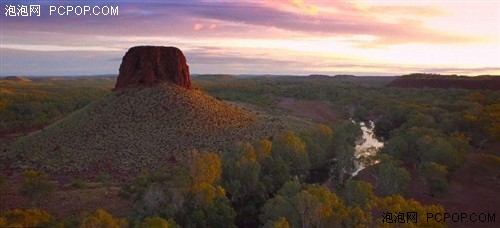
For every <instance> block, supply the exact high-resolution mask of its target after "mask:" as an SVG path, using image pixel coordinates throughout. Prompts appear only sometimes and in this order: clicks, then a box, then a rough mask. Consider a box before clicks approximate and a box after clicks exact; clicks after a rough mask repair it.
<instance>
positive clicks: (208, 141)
mask: <svg viewBox="0 0 500 228" xmlns="http://www.w3.org/2000/svg"><path fill="white" fill-rule="evenodd" d="M285 129H286V127H285V126H284V124H282V123H279V122H277V121H274V122H273V121H270V120H268V119H266V118H264V117H257V116H254V115H253V114H251V113H249V112H245V111H242V110H239V109H237V108H236V107H234V106H232V105H229V104H227V103H224V102H222V101H219V100H217V99H215V98H212V97H210V96H208V95H205V94H203V93H202V92H200V91H198V90H188V89H185V88H182V87H180V86H177V85H174V84H172V83H163V84H159V85H155V86H152V87H136V88H126V89H122V90H118V91H115V92H112V93H110V94H108V95H107V96H105V97H104V98H102V99H100V100H98V101H96V102H94V103H92V104H90V105H88V106H86V107H85V108H83V109H81V110H79V111H77V112H75V113H73V114H71V115H70V116H68V117H66V118H64V119H62V120H61V121H58V122H56V123H54V124H52V125H50V126H49V127H47V128H45V129H42V130H40V131H37V132H35V133H33V134H31V135H28V136H27V137H24V138H22V139H20V140H19V141H18V142H17V143H16V144H15V146H14V147H13V153H12V156H15V158H16V159H15V160H16V164H15V165H16V166H17V167H22V168H37V169H41V170H47V171H64V172H93V171H94V172H97V171H103V170H106V171H108V172H119V173H124V172H125V173H127V172H137V171H139V170H141V169H143V168H152V169H153V168H158V167H161V166H164V165H167V164H170V163H175V162H176V161H177V160H178V159H179V156H183V154H184V153H185V152H186V151H190V150H193V149H200V150H211V151H219V150H224V149H228V148H229V147H231V146H232V145H233V144H234V143H235V142H237V141H241V140H253V139H257V138H267V137H271V136H273V135H275V134H277V133H279V132H283V131H284V130H285Z"/></svg>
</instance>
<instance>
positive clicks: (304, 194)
mask: <svg viewBox="0 0 500 228" xmlns="http://www.w3.org/2000/svg"><path fill="white" fill-rule="evenodd" d="M348 216H349V211H348V209H347V208H345V206H344V204H343V203H342V201H341V200H340V199H339V198H338V197H337V196H336V195H335V194H334V193H332V192H330V190H328V189H327V188H326V187H321V186H318V185H305V186H304V185H301V184H299V183H296V182H287V183H286V184H285V185H283V187H282V188H281V189H280V190H279V191H278V195H276V196H275V197H274V198H272V199H270V200H268V201H267V202H266V204H265V205H264V206H263V208H262V213H261V215H260V220H261V222H263V223H266V222H267V221H280V220H282V218H285V219H286V221H287V222H288V223H289V225H290V226H291V227H336V226H340V225H341V224H344V223H345V221H347V217H348Z"/></svg>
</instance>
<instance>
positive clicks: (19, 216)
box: [0, 209, 51, 227]
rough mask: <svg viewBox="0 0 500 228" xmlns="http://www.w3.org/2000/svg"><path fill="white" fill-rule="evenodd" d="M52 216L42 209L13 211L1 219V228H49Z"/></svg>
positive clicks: (6, 213)
mask: <svg viewBox="0 0 500 228" xmlns="http://www.w3.org/2000/svg"><path fill="white" fill-rule="evenodd" d="M50 223H51V216H50V214H49V213H47V212H46V211H43V210H40V209H26V210H19V209H15V210H11V211H7V212H5V213H4V214H3V215H2V216H1V217H0V227H34V226H47V225H49V224H50Z"/></svg>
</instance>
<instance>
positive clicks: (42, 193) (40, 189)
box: [19, 170, 54, 206]
mask: <svg viewBox="0 0 500 228" xmlns="http://www.w3.org/2000/svg"><path fill="white" fill-rule="evenodd" d="M23 176H24V183H23V185H22V186H21V188H20V189H19V193H20V194H21V195H22V196H24V197H26V198H27V199H28V200H29V201H30V202H31V204H32V205H33V206H36V205H37V203H39V201H40V200H42V199H43V198H45V197H47V196H48V195H49V194H50V193H52V191H53V190H54V184H52V183H51V182H50V181H49V180H48V178H47V175H46V174H45V173H44V172H37V171H33V170H28V171H25V172H24V173H23Z"/></svg>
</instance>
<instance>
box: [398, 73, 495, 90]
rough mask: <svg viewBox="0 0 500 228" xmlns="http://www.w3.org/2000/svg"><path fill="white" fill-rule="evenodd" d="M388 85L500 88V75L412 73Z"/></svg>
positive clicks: (475, 88) (404, 86) (477, 88)
mask: <svg viewBox="0 0 500 228" xmlns="http://www.w3.org/2000/svg"><path fill="white" fill-rule="evenodd" d="M388 86H389V87H401V88H444V89H447V88H461V89H473V90H483V89H486V90H500V76H489V75H485V76H476V77H466V76H457V75H437V74H410V75H404V76H401V77H396V79H394V80H393V81H392V82H391V83H389V84H388Z"/></svg>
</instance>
